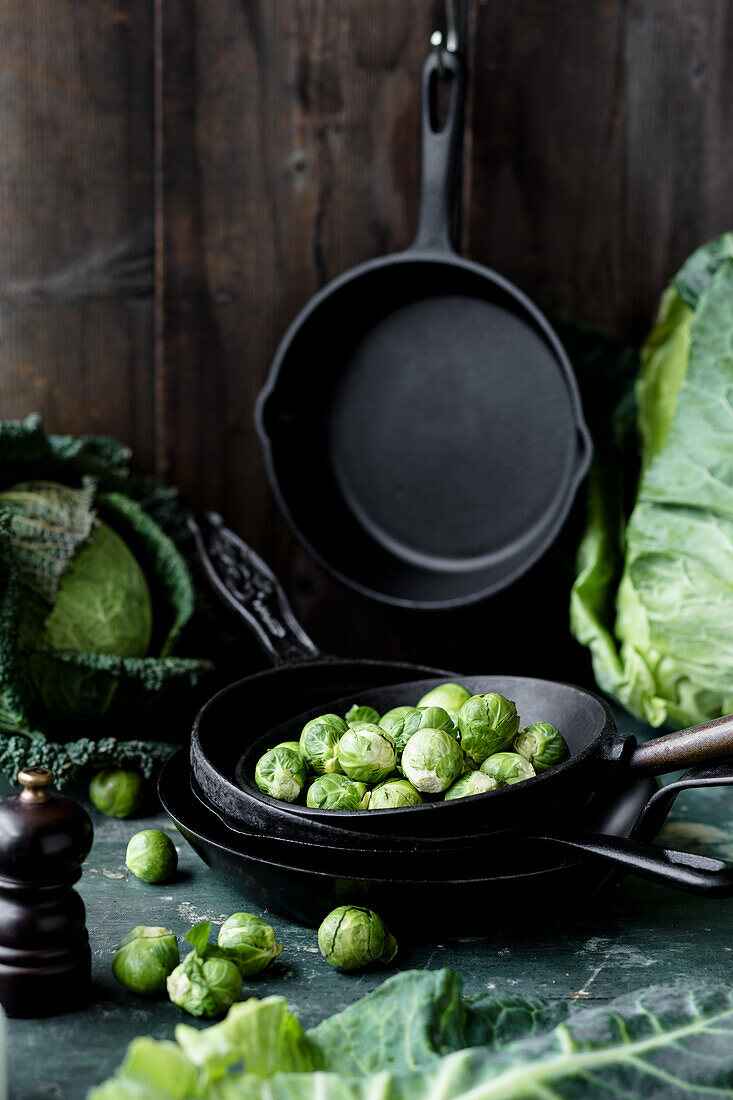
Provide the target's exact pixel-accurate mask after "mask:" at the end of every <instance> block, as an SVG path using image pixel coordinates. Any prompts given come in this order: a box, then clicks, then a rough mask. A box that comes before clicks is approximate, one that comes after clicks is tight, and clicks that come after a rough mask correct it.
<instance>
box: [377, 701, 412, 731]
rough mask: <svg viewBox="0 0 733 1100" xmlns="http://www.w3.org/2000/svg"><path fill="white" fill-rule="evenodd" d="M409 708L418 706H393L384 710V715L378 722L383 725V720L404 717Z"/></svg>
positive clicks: (391, 720) (389, 720)
mask: <svg viewBox="0 0 733 1100" xmlns="http://www.w3.org/2000/svg"><path fill="white" fill-rule="evenodd" d="M408 710H417V707H413V706H403V707H392V709H391V710H387V711H385V712H384V714H383V715H382V717H381V718H380V719H379V723H378V724H379V725H380V726H381V725H382V722H393V721H394V720H395V719H396V718H404V716H405V715H406V714H407V712H408ZM385 728H388V727H385Z"/></svg>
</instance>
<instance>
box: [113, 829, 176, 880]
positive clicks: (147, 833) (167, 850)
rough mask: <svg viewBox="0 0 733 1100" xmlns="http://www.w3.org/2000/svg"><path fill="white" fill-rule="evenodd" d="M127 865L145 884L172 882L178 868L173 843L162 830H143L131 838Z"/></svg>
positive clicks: (126, 859) (126, 860)
mask: <svg viewBox="0 0 733 1100" xmlns="http://www.w3.org/2000/svg"><path fill="white" fill-rule="evenodd" d="M125 863H126V864H127V867H128V868H129V869H130V870H131V871H132V873H133V875H136V876H137V878H139V879H142V881H143V882H151V883H159V882H170V880H171V879H172V878H173V876H174V875H175V873H176V868H177V867H178V854H177V852H176V849H175V847H174V845H173V841H172V840H171V838H170V837H169V836H166V835H165V833H162V832H161V831H160V829H143V830H142V831H141V832H139V833H135V835H134V836H133V837H131V838H130V843H129V844H128V845H127V852H126V853H125Z"/></svg>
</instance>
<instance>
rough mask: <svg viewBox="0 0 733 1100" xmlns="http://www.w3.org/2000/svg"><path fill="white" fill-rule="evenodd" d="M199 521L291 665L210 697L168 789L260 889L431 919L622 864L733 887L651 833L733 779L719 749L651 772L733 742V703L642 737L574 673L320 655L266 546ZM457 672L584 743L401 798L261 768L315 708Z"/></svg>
mask: <svg viewBox="0 0 733 1100" xmlns="http://www.w3.org/2000/svg"><path fill="white" fill-rule="evenodd" d="M193 526H194V532H195V535H196V538H197V543H198V548H199V552H200V554H201V557H202V560H203V562H204V564H205V566H206V569H207V572H208V574H209V577H210V579H211V580H212V582H213V583H214V585H215V586H216V588H217V589H218V591H219V592H220V593H221V595H222V596H224V597H225V599H226V600H227V602H228V603H229V604H230V606H231V607H233V608H234V609H235V610H236V611H237V612H238V613H239V615H240V616H241V617H242V618H243V619H244V620H245V621H246V622H247V623H248V624H249V625H250V626H251V627H252V628H253V629H254V630H255V631H256V633H257V634H258V636H259V638H260V640H261V641H262V643H263V646H264V647H265V649H266V650H267V651H268V652H269V654H270V656H271V657H272V658H273V659H274V660H276V661H278V667H275V668H274V669H271V670H269V671H266V672H262V673H258V674H256V675H254V676H249V677H247V678H245V679H243V680H240V681H238V682H237V683H235V684H232V685H231V686H229V687H228V688H225V689H224V690H223V691H221V692H219V693H218V694H217V695H215V696H214V697H213V698H212V699H211V700H210V701H209V702H208V703H207V704H206V705H205V706H204V707H203V709H202V710H201V712H200V713H199V715H198V717H197V719H196V722H195V725H194V729H193V733H192V738H191V748H190V761H189V760H187V759H186V757H185V754H183V753H181V754H179V755H178V757H177V758H175V759H174V760H173V761H172V762H171V764H169V765H168V766H167V768H166V769H165V770H164V772H163V774H162V776H161V782H160V794H161V798H162V800H163V804H164V806H165V808H166V809H167V810H168V812H169V813H170V814H171V816H172V817H173V819H174V820H175V822H176V824H177V825H178V827H179V829H180V830H181V832H182V833H183V835H184V836H185V837H186V838H187V839H188V840H189V841H190V842H191V844H192V845H193V846H194V848H195V849H196V850H197V851H198V852H199V854H200V855H201V856H202V857H203V858H204V859H205V860H206V861H207V862H208V863H209V864H210V865H211V866H212V867H213V868H214V869H215V870H216V871H218V872H219V873H221V874H223V875H224V876H225V877H226V878H227V879H228V880H229V881H230V882H236V883H238V884H239V885H240V886H241V888H242V891H243V893H244V894H245V895H246V896H247V898H248V899H250V900H251V901H253V902H256V903H258V904H259V905H260V906H262V907H265V908H271V909H273V910H276V911H279V912H282V913H284V914H286V915H287V916H290V917H293V918H295V919H298V920H302V921H305V922H307V923H311V924H313V923H318V922H319V921H320V920H321V919H322V917H323V916H324V915H325V913H326V912H328V911H329V909H330V908H332V907H333V906H334V905H337V904H343V903H344V902H355V903H362V904H368V905H370V906H372V907H373V908H375V909H378V910H379V912H380V913H382V915H383V916H384V917H385V918H386V919H389V920H390V921H391V922H392V923H393V924H394V925H395V926H396V927H397V926H399V925H400V924H402V923H405V922H407V921H411V922H414V916H415V912H416V906H417V907H418V909H419V913H420V923H421V926H422V927H423V928H425V929H427V928H430V927H435V928H439V929H440V930H441V931H443V932H453V933H470V932H472V933H476V932H481V931H485V930H486V929H487V928H488V927H490V925H491V924H492V922H493V921H494V920H495V919H496V916H497V915H498V914H499V913H501V914H502V915H505V914H506V913H507V912H508V911H510V910H511V909H516V908H519V909H521V908H522V907H524V906H526V904H528V903H529V902H530V901H532V902H533V903H536V902H537V900H538V896H539V895H541V894H542V892H543V891H547V892H550V893H551V895H552V897H553V898H554V899H556V900H557V898H559V897H561V896H562V897H563V898H565V899H571V898H577V896H578V895H579V894H583V895H587V894H588V893H590V892H591V891H592V890H593V889H594V888H595V887H597V886H598V885H599V883H600V882H602V881H603V880H604V879H605V878H607V877H608V874H609V872H610V871H612V870H627V871H630V872H632V873H634V874H640V875H643V876H645V877H648V878H652V879H656V880H657V881H660V882H663V883H666V884H668V885H671V886H675V887H677V888H680V889H683V890H688V891H691V892H696V893H701V894H713V895H721V896H722V895H728V894H731V893H733V868H732V867H731V866H730V865H728V864H726V863H724V862H723V861H721V860H717V859H713V858H710V857H706V856H702V855H698V854H691V853H685V852H677V851H673V850H668V849H665V848H660V847H658V846H655V845H652V844H651V843H650V841H651V840H652V839H653V838H654V836H655V835H656V832H657V831H658V829H659V827H660V825H661V824H662V822H663V821H664V818H665V816H666V813H667V812H668V810H669V807H670V805H671V803H672V802H673V801H674V798H675V796H676V794H677V792H678V791H679V790H681V789H683V788H685V787H687V786H707V785H716V784H728V783H731V782H733V770H728V769H727V768H726V767H725V766H724V765H721V764H717V765H716V766H713V767H707V768H704V769H700V770H697V771H693V772H691V773H689V774H688V775H687V776H686V777H685V778H684V779H683V780H680V781H679V782H677V783H675V784H671V785H669V786H667V787H665V788H664V789H662V790H660V789H659V785H658V782H657V781H656V780H655V779H654V778H653V777H654V776H655V775H657V774H664V773H667V772H670V771H673V770H678V769H680V768H683V767H686V766H691V765H695V764H701V763H705V764H710V763H711V762H712V761H720V760H721V759H722V758H724V757H728V756H731V755H733V720H731V719H720V720H718V721H717V722H714V723H709V724H708V725H706V726H703V727H699V728H698V729H696V730H692V731H683V732H682V733H679V734H674V735H669V736H667V737H665V738H659V739H657V740H655V741H652V742H648V743H647V744H645V745H642V746H638V745H637V744H636V742H635V740H634V739H633V738H625V737H621V736H620V735H619V734H618V733H617V731H616V727H615V723H614V719H613V715H612V714H611V712H610V710H609V708H608V707H607V706H606V704H605V703H604V702H603V701H602V700H601V699H600V698H598V697H597V696H595V695H593V694H592V693H590V692H588V691H585V690H583V689H581V688H578V687H573V686H571V685H568V684H561V683H554V682H550V681H543V680H536V679H529V678H522V677H506V676H467V677H463V676H456V674H455V673H451V672H448V671H446V670H436V669H430V668H424V667H419V666H414V665H402V664H397V663H393V662H377V661H354V660H348V661H347V660H337V659H333V658H323V657H320V656H319V654H318V652H317V650H316V648H315V646H314V645H313V643H312V642H311V641H310V639H309V638H308V637H307V635H305V633H304V632H303V631H302V629H301V628H300V627H299V626H298V624H297V623H296V621H295V619H294V618H293V615H292V611H291V610H290V608H289V606H288V604H287V601H286V599H285V597H284V594H283V593H282V591H281V590H280V588H279V586H278V584H277V581H276V580H275V578H274V577H273V575H272V574H271V572H270V571H269V570H268V569H267V567H266V566H265V565H264V563H262V562H261V561H260V559H259V558H257V556H256V555H255V554H254V553H253V552H252V551H251V550H250V549H249V548H248V547H247V546H245V545H244V544H243V543H242V542H241V540H239V539H238V538H237V537H236V536H235V535H233V534H232V533H231V532H230V531H228V530H227V529H226V528H224V527H223V525H222V523H221V520H220V518H219V517H218V516H213V515H211V514H209V515H207V516H205V517H202V518H200V519H199V521H198V523H197V524H194V525H193ZM446 679H460V680H461V682H463V683H464V684H465V685H466V686H467V687H468V688H469V690H471V691H472V692H482V691H490V690H493V691H499V692H501V693H502V694H505V695H507V696H509V697H510V698H512V699H514V700H516V702H517V707H518V710H519V713H520V716H521V720H522V722H523V723H527V722H531V721H536V720H540V719H544V720H547V721H551V722H552V723H553V724H554V725H556V726H557V727H558V728H559V729H560V730H562V732H563V734H564V736H565V738H566V740H567V742H568V744H569V747H570V750H571V758H570V760H568V761H567V762H566V763H565V764H562V765H560V766H559V767H558V768H556V769H554V770H553V771H552V772H548V773H546V774H544V775H541V776H538V777H536V778H535V779H532V780H528V781H526V782H524V783H521V784H517V785H515V786H513V787H509V788H502V789H499V790H497V791H492V792H490V793H488V794H483V795H476V796H474V797H472V798H467V799H460V800H455V801H452V802H434V803H430V804H425V805H423V806H416V807H409V808H404V809H399V810H376V811H360V812H355V811H327V810H313V809H309V808H307V807H306V806H305V805H301V804H288V803H283V802H280V801H277V800H275V799H271V798H269V797H268V796H266V795H263V794H262V793H261V792H260V791H258V790H257V788H256V786H255V785H254V782H253V773H254V765H255V763H256V761H257V759H258V758H259V756H260V755H261V754H262V753H263V752H264V751H265V749H266V748H268V747H270V746H271V745H274V744H276V743H278V742H279V741H283V740H292V739H297V737H298V735H299V733H300V730H301V728H302V726H303V725H304V724H305V722H306V721H307V720H308V719H309V718H311V717H313V716H315V715H317V714H321V713H324V712H326V711H333V712H336V713H345V711H346V710H347V709H348V707H349V706H350V705H351V704H352V703H353V702H358V703H369V704H371V705H373V706H375V707H376V708H377V709H378V710H380V711H381V712H384V711H386V710H387V709H389V708H390V707H392V706H395V705H399V704H401V703H405V702H407V703H410V702H415V701H416V700H417V699H418V698H420V696H421V695H423V694H424V693H425V691H427V690H429V689H430V688H431V687H433V686H435V685H437V684H438V683H441V682H443V681H445V680H446Z"/></svg>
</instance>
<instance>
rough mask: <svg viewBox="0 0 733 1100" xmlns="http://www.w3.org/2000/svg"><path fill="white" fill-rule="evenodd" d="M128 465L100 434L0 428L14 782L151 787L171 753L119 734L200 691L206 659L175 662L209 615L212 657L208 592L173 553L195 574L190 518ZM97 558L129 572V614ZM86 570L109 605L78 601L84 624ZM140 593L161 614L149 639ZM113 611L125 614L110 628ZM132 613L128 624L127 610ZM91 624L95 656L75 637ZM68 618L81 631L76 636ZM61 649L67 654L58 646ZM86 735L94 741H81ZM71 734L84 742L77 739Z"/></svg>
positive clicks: (5, 741)
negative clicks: (28, 772)
mask: <svg viewBox="0 0 733 1100" xmlns="http://www.w3.org/2000/svg"><path fill="white" fill-rule="evenodd" d="M130 458H131V454H130V451H129V449H128V448H126V447H124V446H122V445H121V444H120V443H117V442H116V441H115V440H112V439H107V438H105V437H102V436H84V437H79V438H72V437H70V436H54V435H46V434H45V433H44V431H43V427H42V424H41V420H40V417H38V416H36V415H33V416H29V417H28V418H26V420H24V421H2V422H0V495H2V497H3V500H2V502H1V503H2V507H1V508H0V627H1V629H0V731H2V732H0V770H1V771H2V773H3V774H6V775H9V776H12V775H14V774H15V773H16V772H17V770H18V768H19V767H21V766H24V765H27V764H29V763H36V764H43V765H47V766H50V767H52V768H53V770H54V774H55V779H56V782H57V784H58V783H60V784H63V783H64V782H65V781H66V780H67V779H68V778H70V777H72V776H74V775H76V773H78V772H79V770H80V769H82V768H86V767H88V766H90V765H96V766H97V767H105V766H113V767H133V768H135V769H136V770H138V771H140V772H141V773H142V774H143V775H145V776H146V777H147V776H148V775H150V774H151V772H152V771H153V770H154V769H155V767H156V766H157V765H158V764H159V762H160V761H161V760H163V759H165V758H166V757H167V756H169V755H170V753H171V751H172V747H171V746H170V745H165V744H162V743H157V742H156V741H151V740H148V741H142V740H136V741H129V742H126V741H124V740H118V736H117V735H118V734H121V735H122V737H123V738H124V737H126V736H127V735H129V730H130V724H129V722H130V718H131V717H134V719H135V724H134V728H135V730H136V731H138V732H139V731H140V730H141V728H142V723H141V722H140V721H139V715H140V713H141V712H142V711H143V709H145V708H148V707H150V706H151V705H152V704H153V703H157V701H158V700H159V699H160V700H162V697H163V695H164V690H165V688H166V687H167V685H169V684H171V683H173V682H176V683H177V684H178V685H179V687H180V688H181V689H182V688H183V687H184V686H192V685H194V684H195V683H196V682H197V680H198V679H199V678H200V676H201V675H202V673H204V672H205V671H208V670H209V669H210V668H211V665H210V663H209V662H208V661H201V660H198V659H194V658H190V657H179V656H173V653H174V651H175V650H178V649H181V648H182V645H183V642H182V639H183V636H184V633H185V632H186V627H187V624H189V623H190V621H191V620H192V616H193V615H194V612H195V611H196V610H198V611H199V612H201V613H202V614H199V615H198V617H197V621H196V632H195V633H196V639H197V646H198V645H199V644H202V647H203V648H207V649H209V650H211V651H213V648H214V647H213V646H212V645H211V644H210V637H211V638H213V637H215V634H214V629H213V612H210V611H209V608H208V604H207V603H206V598H205V592H204V597H203V598H200V597H198V596H196V595H195V594H194V589H193V585H192V582H191V575H190V572H189V565H188V563H187V561H185V560H184V558H183V557H182V555H181V553H180V551H179V546H186V548H187V553H188V561H189V562H190V563H191V567H192V568H193V569H194V570H197V569H198V565H197V563H196V560H195V554H194V552H193V549H192V548H191V540H190V536H189V535H188V532H187V530H186V513H185V511H184V509H183V508H181V506H180V505H179V504H178V502H177V500H176V494H175V491H174V490H172V489H170V488H166V487H163V486H162V485H159V484H157V483H155V482H153V481H152V480H146V479H145V478H144V477H142V476H141V475H139V474H136V473H134V472H133V471H132V470H131V469H130ZM29 482H30V483H36V484H37V483H41V484H42V485H44V486H45V489H44V492H43V493H42V494H41V495H40V497H39V495H38V494H31V493H29V492H27V491H22V490H17V488H16V490H14V489H13V487H17V486H23V485H25V486H26V487H27V484H28V483H29ZM70 494H72V495H71V496H70ZM32 495H33V496H35V497H36V500H35V503H34V502H33V501H31V500H30V497H31V496H32ZM21 497H22V498H23V499H22V500H21V499H20V498H21ZM95 513H96V515H95ZM100 533H101V543H100V545H99V546H97V547H96V548H95V543H96V542H97V541H98V539H99V536H100ZM171 535H173V536H174V537H175V540H176V543H174V542H173V541H172V539H171V537H170V536H171ZM90 539H91V542H90V541H89V540H90ZM103 543H105V544H106V549H105V547H104V545H101V544H103ZM100 546H101V549H102V551H103V552H104V556H105V557H106V558H107V559H108V560H109V555H112V556H113V557H116V558H117V559H118V563H119V561H120V560H121V561H124V563H125V564H124V565H122V566H121V569H123V570H124V571H125V572H126V574H127V576H128V581H129V582H130V583H127V582H126V591H127V592H128V594H129V595H130V597H131V599H132V603H130V605H129V607H127V606H126V608H125V615H122V613H121V610H120V608H121V605H120V601H119V598H118V597H116V596H114V595H113V598H112V599H111V601H110V600H109V599H108V594H109V591H110V589H109V586H108V581H110V577H108V576H107V575H106V571H105V570H104V569H103V568H102V567H101V566H100V563H99V560H98V555H97V551H98V550H100ZM95 558H96V559H97V560H96V562H95ZM80 566H81V571H82V573H84V572H88V574H94V576H95V577H96V578H97V579H99V580H101V582H102V587H103V588H104V589H105V595H104V597H103V599H100V600H99V601H98V603H97V605H96V606H95V602H94V601H84V602H85V606H84V607H83V608H82V609H81V611H80V612H79V611H78V603H79V601H78V600H76V599H74V600H72V599H71V597H72V595H73V590H74V588H75V587H77V586H78V584H79V583H80V582H81V579H82V578H81V576H80V572H79V568H80ZM72 567H73V568H72ZM119 572H120V571H119V570H116V574H117V576H118V578H119ZM132 578H134V579H132ZM95 583H96V582H95ZM112 587H114V585H112ZM146 588H147V589H149V596H150V597H152V602H153V604H154V607H155V623H154V624H153V631H152V635H151V634H150V631H149V621H148V611H149V607H148V609H147V610H146V598H149V597H147V595H146ZM203 589H204V586H203V585H202V590H203ZM57 598H60V601H61V605H63V604H64V603H67V602H68V603H72V602H73V603H74V605H75V606H74V610H73V613H71V615H67V614H66V613H64V614H63V616H62V615H61V610H62V608H61V607H59V610H58V612H56V611H55V609H54V607H53V605H54V603H55V602H56V599H57ZM126 603H127V600H126ZM197 605H198V606H197ZM110 608H111V609H112V615H111V617H109V611H110ZM114 608H117V610H118V611H119V612H120V613H119V615H117V617H116V618H115V613H114ZM135 608H137V613H136V614H130V616H129V619H128V617H127V611H134V610H135ZM90 611H91V612H92V615H91V617H90V614H89V613H90ZM94 618H96V624H97V625H96V626H95V628H94V631H93V634H94V638H95V639H96V641H94V645H92V646H87V645H86V643H87V642H89V641H91V640H92V639H91V636H87V637H86V639H84V638H82V635H81V634H80V633H78V627H79V624H80V622H81V621H82V620H83V621H84V623H85V624H86V627H88V626H89V625H90V623H91V621H92V619H94ZM71 619H74V622H75V626H74V630H73V632H72V633H69V631H68V629H67V626H68V624H69V623H70V622H71ZM113 619H114V620H115V621H114V622H113ZM135 619H137V622H135V621H134V620H135ZM44 620H46V622H47V624H48V625H47V628H46V629H45V631H44ZM210 620H211V623H210ZM108 626H109V627H112V630H111V631H110V630H108V629H107V627H108ZM86 627H85V629H86ZM102 628H103V629H102ZM100 630H101V634H100ZM102 634H106V640H105V638H103V637H102ZM113 635H114V641H113V643H112V644H110V639H111V638H112V636H113ZM203 635H206V638H205V640H204V642H203V643H202V642H201V638H202V636H203ZM191 636H193V632H192V634H191ZM209 636H210V637H209ZM117 643H120V644H117ZM61 644H63V645H65V646H67V645H70V646H71V647H70V648H64V649H59V648H56V647H58V646H59V645H61ZM39 645H40V646H45V647H54V648H39ZM74 645H76V649H74V648H73V646H74ZM96 645H100V648H95V646H96ZM80 647H85V648H81V649H80ZM132 652H135V653H137V654H141V655H136V656H130V655H129V654H130V653H132ZM184 652H185V650H184ZM216 652H217V656H218V655H219V650H218V649H217V650H216ZM125 654H128V655H125ZM184 697H185V693H184V692H183V691H182V690H179V691H178V692H177V693H176V698H177V699H180V700H181V705H182V706H183V701H184ZM166 704H167V705H170V700H166ZM161 705H162V703H161ZM152 713H153V712H152V711H150V712H149V714H150V717H149V718H148V716H147V715H146V719H147V730H146V731H145V733H144V734H142V736H147V737H150V736H151V735H152V736H153V737H154V736H155V733H157V729H156V726H155V721H154V718H153V717H152ZM167 725H168V727H170V725H171V723H170V722H168V723H167ZM85 727H87V728H88V730H89V733H90V737H80V734H81V733H83V732H84V730H85ZM70 736H74V737H75V738H76V740H74V741H69V737H70ZM49 737H51V738H56V737H58V738H60V739H61V740H62V741H63V742H64V744H58V743H53V742H52V741H49V740H47V738H49Z"/></svg>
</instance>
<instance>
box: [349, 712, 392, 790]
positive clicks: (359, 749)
mask: <svg viewBox="0 0 733 1100" xmlns="http://www.w3.org/2000/svg"><path fill="white" fill-rule="evenodd" d="M338 761H339V764H340V765H341V770H342V771H343V772H345V774H346V775H348V776H349V778H350V779H358V780H359V781H360V782H361V783H378V782H379V780H380V779H386V778H387V776H388V775H389V774H390V773H391V772H393V771H394V769H395V766H396V764H397V753H396V751H395V743H394V741H393V740H392V737H391V736H390V735H389V733H387V731H386V730H384V729H382V728H381V726H377V725H374V724H373V723H371V722H359V723H357V724H356V725H354V726H350V727H349V728H348V730H347V731H346V733H345V734H344V735H343V737H342V738H341V740H340V741H339V744H338Z"/></svg>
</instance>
